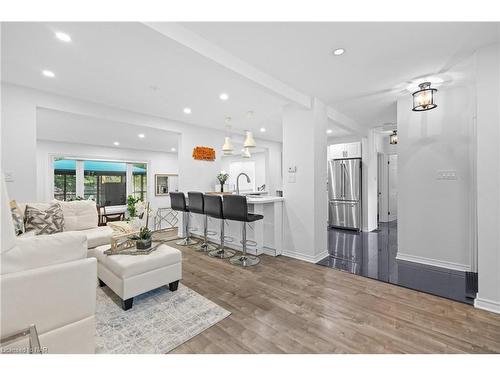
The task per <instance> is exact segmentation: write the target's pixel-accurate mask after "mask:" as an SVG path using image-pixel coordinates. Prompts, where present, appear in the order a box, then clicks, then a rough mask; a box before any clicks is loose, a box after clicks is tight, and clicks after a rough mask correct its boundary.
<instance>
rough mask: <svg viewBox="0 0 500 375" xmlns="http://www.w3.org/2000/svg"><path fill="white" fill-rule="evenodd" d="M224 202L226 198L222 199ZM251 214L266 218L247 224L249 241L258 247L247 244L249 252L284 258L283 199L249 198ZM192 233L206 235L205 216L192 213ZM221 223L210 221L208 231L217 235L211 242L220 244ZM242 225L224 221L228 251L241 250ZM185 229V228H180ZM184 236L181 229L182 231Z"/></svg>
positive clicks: (211, 237) (215, 220)
mask: <svg viewBox="0 0 500 375" xmlns="http://www.w3.org/2000/svg"><path fill="white" fill-rule="evenodd" d="M223 199H224V198H223ZM247 200H248V211H249V212H250V213H253V214H259V215H263V216H264V219H262V220H258V221H254V222H252V223H247V224H246V225H247V240H251V241H255V243H256V246H250V245H247V252H248V253H250V254H254V255H260V254H268V255H272V256H278V255H281V253H282V252H283V200H284V198H282V197H270V196H257V197H253V196H252V197H248V198H247ZM190 215H191V216H190V221H191V224H190V227H191V228H193V229H195V230H194V231H192V234H194V235H196V236H200V235H201V234H202V232H203V216H202V215H197V214H190ZM220 222H221V220H218V219H214V218H211V217H209V218H208V230H209V231H214V232H216V233H217V234H216V235H215V236H210V237H209V240H210V242H213V243H217V244H219V243H220V241H219V237H220V224H219V223H220ZM241 225H242V224H241V222H238V221H232V220H225V228H224V231H225V235H226V236H229V237H231V239H226V240H225V245H226V247H228V248H232V249H236V250H241V249H242V247H241V243H240V241H241ZM180 228H182V225H180ZM179 234H181V229H179Z"/></svg>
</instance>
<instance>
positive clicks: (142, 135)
mask: <svg viewBox="0 0 500 375" xmlns="http://www.w3.org/2000/svg"><path fill="white" fill-rule="evenodd" d="M137 136H138V137H139V138H144V137H145V135H144V134H143V133H141V134H138V135H137Z"/></svg>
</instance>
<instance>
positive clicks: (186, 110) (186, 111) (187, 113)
mask: <svg viewBox="0 0 500 375" xmlns="http://www.w3.org/2000/svg"><path fill="white" fill-rule="evenodd" d="M184 113H185V114H186V115H189V114H190V113H191V108H189V107H186V108H184Z"/></svg>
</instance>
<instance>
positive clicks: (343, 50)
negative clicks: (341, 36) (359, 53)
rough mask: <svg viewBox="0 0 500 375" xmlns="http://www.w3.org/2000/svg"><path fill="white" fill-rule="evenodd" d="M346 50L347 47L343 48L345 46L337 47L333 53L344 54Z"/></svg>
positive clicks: (336, 54)
mask: <svg viewBox="0 0 500 375" xmlns="http://www.w3.org/2000/svg"><path fill="white" fill-rule="evenodd" d="M344 52H345V49H343V48H337V49H336V50H334V51H333V54H334V55H335V56H340V55H343V54H344Z"/></svg>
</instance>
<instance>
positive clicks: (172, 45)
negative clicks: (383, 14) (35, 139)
mask: <svg viewBox="0 0 500 375" xmlns="http://www.w3.org/2000/svg"><path fill="white" fill-rule="evenodd" d="M181 25H182V26H184V27H186V28H188V29H189V30H191V31H193V32H195V33H198V34H199V35H200V36H202V37H203V38H205V39H206V40H207V41H209V42H211V43H214V44H215V45H218V46H219V47H221V48H223V49H225V50H226V51H227V52H229V53H231V54H233V55H234V56H236V57H238V58H240V59H242V60H244V61H246V62H247V63H249V64H251V65H253V66H254V67H255V68H257V69H260V70H261V71H262V72H265V73H267V74H270V75H271V76H273V77H275V78H276V79H278V80H281V81H282V82H284V83H285V84H288V85H289V86H291V87H293V88H295V89H297V90H299V91H300V92H302V93H304V94H307V95H312V96H316V97H318V98H320V99H322V100H324V101H325V102H326V103H327V104H329V105H331V106H332V107H333V108H335V109H336V110H338V111H340V112H341V113H343V114H345V115H347V116H348V117H350V118H352V119H354V120H355V121H357V122H358V123H359V124H360V125H362V126H364V127H376V126H380V125H382V124H384V123H394V122H396V106H395V102H396V96H397V95H399V94H401V92H402V91H404V90H402V89H406V87H407V85H408V82H409V81H412V80H413V79H415V78H419V77H423V76H428V75H439V74H441V75H442V74H444V73H446V72H447V71H448V70H449V69H450V68H451V67H452V66H454V65H455V64H456V63H457V62H459V61H461V60H463V59H464V58H465V57H467V56H470V55H471V54H472V53H473V51H474V50H475V49H477V48H478V47H479V46H482V45H486V44H490V43H494V42H498V23H339V22H328V23H309V22H301V23H279V22H271V23H264V22H258V23H221V22H210V23H182V24H181ZM55 31H63V32H66V33H68V34H70V35H71V37H72V42H71V43H62V42H60V41H59V40H57V39H56V38H55V37H54V32H55ZM1 36H2V72H1V73H2V80H3V81H7V82H12V83H16V84H20V85H24V86H28V87H34V88H37V89H41V90H46V91H50V92H55V93H59V94H62V95H69V96H72V97H77V98H82V99H86V100H90V101H94V102H100V103H104V104H107V105H112V106H116V107H121V108H125V109H130V110H134V111H138V112H142V113H148V114H151V115H157V116H162V117H166V118H171V119H173V120H179V121H183V122H187V123H193V124H198V125H202V126H207V127H212V128H218V129H223V128H224V126H225V125H224V119H225V117H227V116H230V117H232V122H231V124H232V127H233V130H234V131H235V132H239V133H241V132H242V131H243V130H244V129H250V130H253V131H254V132H255V133H256V136H257V137H261V138H265V139H271V140H281V138H282V127H281V108H282V106H283V105H284V104H287V101H286V100H285V99H283V98H281V97H278V96H277V95H274V94H273V93H271V92H270V91H269V90H267V89H263V88H262V87H260V86H258V85H257V84H256V83H254V82H252V81H250V80H248V79H246V78H243V77H242V76H240V75H238V74H237V73H235V72H233V71H232V70H229V69H227V68H225V67H224V66H222V65H219V64H218V63H216V62H214V61H212V60H210V59H209V58H206V57H204V56H202V55H201V54H198V53H196V52H194V51H193V50H192V49H190V48H188V47H186V46H183V45H181V44H180V43H178V42H176V41H174V40H173V39H170V38H168V37H166V36H165V35H162V34H161V33H158V32H156V31H154V30H153V29H151V28H149V27H147V26H146V25H144V24H141V23H131V22H125V23H112V22H107V23H82V22H80V23H33V22H25V23H2V35H1ZM337 47H343V48H345V49H346V53H345V54H344V55H342V56H339V57H334V56H332V54H331V51H332V50H333V49H335V48H337ZM42 69H49V70H52V71H53V72H54V73H55V74H56V76H55V78H53V79H49V78H46V77H43V76H42V75H41V70H42ZM451 83H452V82H451ZM446 84H450V82H446ZM221 92H227V93H228V94H229V95H230V99H229V100H228V101H227V102H222V101H221V100H220V99H219V94H220V93H221ZM408 95H409V93H408ZM186 106H187V107H190V108H191V109H192V111H193V112H192V114H191V115H185V114H184V113H183V108H184V107H186ZM249 110H252V111H254V116H253V118H251V119H248V118H247V116H246V113H247V111H249ZM260 127H265V128H266V129H267V131H266V132H265V133H260V132H259V131H258V129H260ZM330 127H331V128H332V129H333V130H334V131H333V134H332V135H333V136H339V137H340V136H346V135H348V134H349V132H348V131H346V130H345V129H343V128H342V127H340V126H338V125H337V124H335V123H333V122H332V121H330ZM134 131H136V130H134ZM131 136H133V137H135V136H136V135H135V133H134V134H131ZM133 137H132V138H133ZM106 142H107V141H106Z"/></svg>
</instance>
